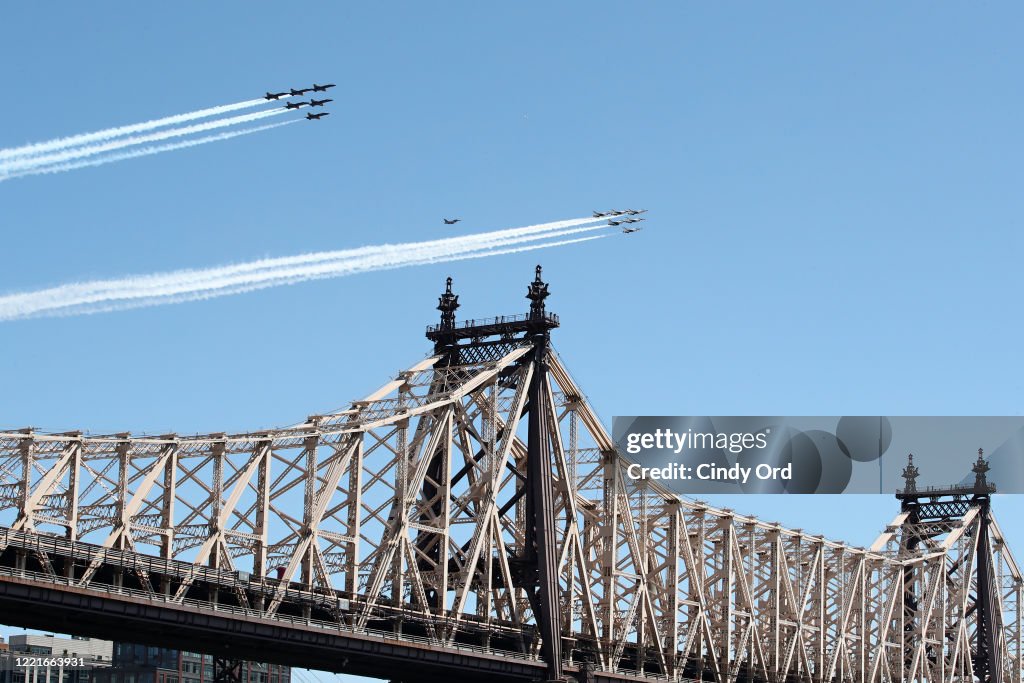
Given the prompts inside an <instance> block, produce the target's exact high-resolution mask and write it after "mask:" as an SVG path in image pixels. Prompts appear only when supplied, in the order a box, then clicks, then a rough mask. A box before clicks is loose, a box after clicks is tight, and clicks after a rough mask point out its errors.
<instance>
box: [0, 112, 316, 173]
mask: <svg viewBox="0 0 1024 683" xmlns="http://www.w3.org/2000/svg"><path fill="white" fill-rule="evenodd" d="M302 120H304V119H292V120H290V121H281V122H280V123H268V124H267V125H265V126H256V127H255V128H245V129H243V130H237V131H229V132H227V133H218V134H217V135H207V136H205V137H201V138H194V139H192V140H184V141H182V142H172V143H169V144H166V145H150V146H148V147H143V148H142V149H136V150H132V151H130V152H121V153H119V154H109V155H107V156H102V157H100V158H99V159H86V160H83V161H68V162H65V163H63V164H51V165H49V166H41V167H39V168H31V169H28V170H25V171H18V172H14V173H11V174H9V175H0V182H3V181H5V180H10V179H11V178H20V177H22V176H26V175H41V174H50V173H64V172H65V171H73V170H75V169H78V168H87V167H89V166H104V165H106V164H112V163H114V162H115V161H125V160H126V159H137V158H139V157H144V156H149V155H151V154H160V153H162V152H171V151H173V150H176V149H186V148H188V147H196V146H198V145H205V144H206V143H208V142H218V141H220V140H230V139H231V138H237V137H239V136H240V135H249V134H251V133H259V132H260V131H264V130H270V129H271V128H280V127H281V126H287V125H289V124H292V123H298V122H299V121H302Z"/></svg>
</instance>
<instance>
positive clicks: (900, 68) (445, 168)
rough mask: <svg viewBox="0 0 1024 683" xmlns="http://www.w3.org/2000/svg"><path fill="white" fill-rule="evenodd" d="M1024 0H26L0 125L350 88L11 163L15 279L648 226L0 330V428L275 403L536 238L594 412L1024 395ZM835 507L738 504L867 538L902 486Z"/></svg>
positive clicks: (162, 422) (943, 409) (772, 409)
mask: <svg viewBox="0 0 1024 683" xmlns="http://www.w3.org/2000/svg"><path fill="white" fill-rule="evenodd" d="M1022 19H1024V9H1022V8H1021V6H1020V5H1017V4H1011V3H987V4H985V5H972V6H970V7H968V6H963V5H961V6H955V5H946V6H943V5H934V4H931V3H924V2H908V3H901V4H900V5H892V4H890V3H868V4H860V5H857V6H853V5H811V4H787V5H779V4H742V5H740V4H734V5H720V4H715V5H713V4H707V3H629V4H622V3H601V2H598V3H592V2H588V3H583V2H565V3H558V4H557V5H552V6H549V5H548V4H546V3H544V4H542V3H514V4H509V3H503V4H494V3H472V2H449V3H443V4H436V3H435V4H429V5H428V4H423V3H412V2H409V3H386V4H385V3H372V4H371V3H362V4H358V5H357V4H354V3H345V4H342V3H331V4H327V3H322V4H303V5H301V6H296V7H294V8H293V7H286V6H284V5H280V6H273V7H272V6H270V5H263V4H252V3H239V2H228V3H217V4H215V5H211V4H208V3H199V2H179V3H174V4H173V5H165V6H154V5H150V4H129V3H115V4H106V5H103V6H102V8H98V7H96V6H91V5H86V4H72V3H67V4H66V5H64V6H62V7H60V8H59V9H58V8H54V7H52V6H47V7H45V8H44V7H43V6H39V5H36V4H32V3H21V4H15V5H11V6H9V7H6V8H5V9H4V10H3V16H2V21H0V74H2V76H3V80H4V83H5V90H6V98H5V99H6V101H5V103H4V106H3V107H0V148H2V147H9V146H13V145H17V144H22V143H26V142H32V141H39V140H45V139H49V138H52V137H56V136H61V135H68V134H73V133H79V132H86V131H90V130H95V129H99V128H105V127H109V126H113V125H120V124H127V123H133V122H137V121H143V120H146V119H150V118H155V117H159V116H164V115H170V114H175V113H180V112H185V111H190V110H193V109H198V108H201V107H206V106H213V105H217V104H224V103H229V102H235V101H239V100H243V99H246V98H248V97H251V96H256V95H260V94H262V93H263V92H264V91H266V90H268V89H280V88H285V87H289V86H296V87H297V86H300V85H304V84H308V83H310V82H312V81H317V82H323V81H325V80H327V81H330V82H334V83H337V84H339V86H338V87H337V88H335V89H334V90H332V91H331V95H332V96H333V98H334V100H335V102H333V103H332V104H331V107H332V112H333V114H332V116H330V117H329V118H328V119H326V120H324V121H322V122H320V123H322V124H323V125H314V124H308V125H307V124H305V123H303V124H301V125H295V126H287V127H285V128H282V129H278V130H274V131H269V132H266V133H261V134H258V135H254V136H247V137H243V138H238V139H234V140H230V141H225V142H221V143H216V144H210V145H205V146H203V147H200V148H195V149H190V150H184V151H180V152H174V153H169V154H163V155H157V156H152V157H147V158H144V159H139V160H134V161H127V162H124V163H119V164H112V165H109V166H105V167H103V168H95V169H84V170H80V171H74V172H71V173H66V174H61V175H55V176H36V177H28V178H23V179H16V180H11V181H8V182H3V183H0V206H2V207H3V211H2V216H0V230H2V235H3V242H2V244H3V248H2V253H3V256H4V259H3V262H4V267H3V268H2V269H0V293H6V292H11V291H16V290H25V289H32V288H36V287H42V286H47V285H55V284H60V283H64V282H68V281H74V280H82V279H90V278H95V277H110V276H117V275H126V274H131V273H147V272H152V271H162V270H168V269H173V268H182V267H203V266H214V265H221V264H225V263H231V262H239V261H245V260H249V259H253V258H259V257H263V256H281V255H289V254H297V253H302V252H307V251H315V250H321V249H337V248H347V247H356V246H361V245H365V244H376V243H381V242H401V241H410V240H418V239H431V238H436V237H443V236H448V235H453V234H468V233H472V232H478V231H481V230H485V229H491V228H501V227H510V226H518V225H527V224H531V223H538V222H543V221H549V220H557V219H562V218H572V217H576V216H580V215H584V214H586V213H588V212H589V211H591V210H592V209H604V208H611V207H617V208H621V207H628V206H635V207H647V208H649V209H650V213H649V214H648V216H649V217H650V220H649V221H648V223H647V224H646V225H647V226H648V227H647V229H646V230H645V231H644V232H642V233H638V234H637V235H634V236H631V237H630V238H624V237H622V238H615V239H607V240H599V241H596V242H590V243H586V244H583V245H577V246H574V247H569V248H563V249H557V250H551V251H548V252H544V253H542V254H540V255H538V254H537V253H533V254H526V255H514V256H503V257H498V258H494V259H488V260H486V261H471V262H462V263H457V264H450V265H436V266H426V267H418V268H410V269H406V270H399V271H389V272H378V273H372V274H367V275H360V276H354V277H348V278H343V279H338V280H328V281H320V282H312V283H306V284H301V285H295V286H290V287H284V288H280V289H274V290H267V291H262V292H257V293H253V294H247V295H241V296H236V297H227V298H222V299H217V300H213V301H207V302H200V303H190V304H183V305H179V306H165V307H158V308H151V309H144V310H136V311H128V312H122V313H114V314H106V315H95V316H89V317H77V318H61V319H38V320H28V321H20V322H11V323H3V324H0V339H3V347H2V348H3V353H2V354H0V373H2V376H3V377H4V388H5V391H4V392H3V393H2V394H0V425H2V426H4V427H19V426H25V425H34V426H37V427H40V428H43V429H48V430H65V429H75V428H81V429H86V430H91V431H94V432H111V431H120V430H124V429H129V430H132V431H139V432H141V431H149V432H166V431H170V430H174V431H179V432H181V433H189V432H197V431H198V432H202V431H239V430H255V429H259V428H261V427H266V426H273V425H282V424H288V423H291V422H294V421H295V420H296V419H300V418H302V417H304V416H305V415H307V414H309V413H313V412H319V411H324V410H328V409H331V408H334V407H337V406H340V405H342V404H345V403H346V402H348V401H349V400H351V399H354V398H358V397H361V396H362V395H365V394H367V393H369V392H370V391H372V390H373V389H375V388H376V387H377V386H378V385H380V384H381V383H382V382H383V381H385V380H387V379H389V378H390V377H391V376H393V374H394V373H395V372H396V371H397V370H399V369H401V368H403V367H405V366H407V365H409V364H411V363H412V362H414V361H415V360H417V359H419V358H420V357H421V356H422V355H423V354H424V353H425V352H426V351H427V350H428V346H427V344H426V341H425V340H424V339H423V337H422V333H423V327H424V326H425V325H427V324H429V323H432V322H434V318H435V314H436V311H435V310H434V306H435V305H436V298H435V297H436V296H437V294H439V293H440V290H441V289H442V286H443V281H444V278H445V277H446V276H447V275H449V274H451V275H452V276H454V277H455V285H456V290H457V291H458V292H459V293H461V294H462V303H463V308H462V309H461V310H460V314H464V315H465V316H467V317H472V316H478V317H480V316H487V315H494V314H501V313H512V312H519V311H523V310H525V308H526V301H525V299H523V298H522V297H523V293H524V291H525V284H526V282H527V281H528V280H529V279H530V277H531V276H532V269H533V266H534V264H535V263H537V262H538V261H539V262H541V263H543V264H544V267H545V275H546V276H547V278H548V279H549V281H550V282H551V291H552V292H553V294H552V297H551V299H550V300H549V303H550V309H551V310H553V311H556V312H558V313H559V314H560V315H561V318H562V321H563V327H562V329H560V330H558V331H557V333H556V335H555V344H556V346H557V348H558V350H559V352H560V353H561V354H562V356H563V358H564V359H565V361H566V363H567V365H568V366H569V367H570V368H571V369H572V372H573V374H574V375H575V376H576V377H577V379H578V380H579V381H580V382H581V383H582V385H583V386H584V389H585V390H586V392H587V394H588V396H589V398H590V399H591V401H592V402H593V403H594V405H595V406H596V407H597V409H598V411H599V412H600V413H601V415H602V416H603V417H604V418H605V420H606V421H608V422H609V424H610V420H611V417H612V416H613V415H616V414H628V415H638V414H681V415H691V414H692V415H729V414H761V415H770V414H809V415H833V414H835V415H840V414H883V415H884V414H893V415H896V414H957V415H959V414H1019V413H1020V411H1021V401H1020V396H1021V394H1022V390H1024V365H1022V364H1021V363H1020V361H1019V359H1020V351H1019V347H1020V338H1021V336H1022V323H1021V318H1020V316H1019V315H1018V314H1017V308H1018V306H1019V292H1020V286H1021V285H1020V281H1019V275H1018V273H1019V270H1020V262H1021V251H1022V246H1024V243H1022V240H1024V238H1022V237H1021V234H1022V231H1021V227H1022V226H1021V222H1022V221H1021V208H1022V204H1024V199H1022V197H1024V195H1022V193H1021V192H1020V188H1021V182H1022V180H1024V178H1022V175H1024V172H1022V166H1021V162H1020V159H1021V151H1022V145H1021V136H1020V120H1021V114H1022V108H1024V107H1022V99H1024V96H1022V91H1021V85H1020V78H1019V75H1020V74H1019V67H1020V64H1021V63H1022V58H1024V46H1022V44H1021V41H1020V40H1019V27H1020V25H1021V20H1022ZM451 215H457V216H461V217H462V218H463V219H464V222H463V223H460V224H458V225H457V226H455V227H454V228H451V227H445V226H443V225H441V217H442V216H451ZM951 455H956V456H957V457H965V458H969V457H970V454H951ZM855 500H856V501H858V502H857V503H856V504H857V505H858V506H860V507H861V508H863V513H862V514H858V515H856V516H853V515H849V514H848V512H847V511H846V510H844V509H843V507H845V506H843V505H841V504H840V503H839V502H838V501H834V500H815V501H811V500H806V499H800V500H799V501H785V502H783V501H778V500H774V499H772V500H768V501H758V500H755V499H750V500H749V503H748V508H749V509H747V510H743V508H742V507H740V506H739V505H737V507H738V508H739V509H741V510H743V511H750V512H758V511H761V510H763V511H764V514H765V515H766V516H769V517H771V518H773V519H774V518H782V519H781V521H788V520H787V519H786V518H785V517H786V515H791V516H792V518H793V521H792V522H791V523H792V524H794V525H804V526H808V527H810V526H812V525H811V524H810V523H809V522H807V523H805V524H801V522H800V520H801V519H803V520H804V521H805V522H806V519H808V518H812V517H813V519H814V524H815V525H817V528H816V529H815V530H816V531H821V532H824V533H827V534H829V535H833V536H837V537H841V538H848V539H849V540H851V541H854V542H857V543H866V542H868V541H869V540H870V539H871V538H872V537H873V535H874V534H875V533H876V532H877V531H878V530H879V529H880V528H881V527H882V526H883V525H884V524H885V523H886V522H887V521H888V519H889V518H890V517H891V516H892V514H893V512H894V511H895V501H893V500H891V499H890V498H882V499H876V498H872V497H858V498H856V499H855ZM1000 511H1002V512H1000ZM1021 511H1022V506H1020V504H1019V503H1016V502H1014V501H1013V500H1011V499H1002V500H1000V501H999V503H998V508H997V514H1000V515H1001V516H1002V517H1003V518H1007V517H1008V516H1011V515H1015V514H1020V512H1021ZM776 512H777V513H778V514H774V513H776ZM1016 537H1017V538H1018V541H1017V544H1016V545H1017V547H1018V548H1021V547H1024V536H1016ZM1021 552H1024V551H1021Z"/></svg>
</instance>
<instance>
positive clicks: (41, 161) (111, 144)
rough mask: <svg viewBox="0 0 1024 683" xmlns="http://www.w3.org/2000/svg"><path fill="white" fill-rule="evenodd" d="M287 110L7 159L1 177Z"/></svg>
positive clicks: (230, 124) (256, 119)
mask: <svg viewBox="0 0 1024 683" xmlns="http://www.w3.org/2000/svg"><path fill="white" fill-rule="evenodd" d="M286 111H288V110H286V109H270V110H268V111H261V112H256V113H253V114H244V115H242V116H231V117H228V118H224V119H217V120H215V121H209V122H207V123H198V124H195V125H191V126H184V127H182V128H172V129H170V130H165V131H161V132H159V133H150V134H148V135H136V136H130V137H123V138H117V139H114V140H110V141H108V142H104V143H102V144H97V145H86V146H84V147H73V148H70V149H66V150H64V151H60V152H55V153H54V154H45V155H42V156H34V157H28V158H25V159H14V160H11V161H7V162H0V177H5V176H10V175H13V173H15V172H18V171H25V170H28V169H31V168H39V167H41V166H48V165H51V164H56V163H61V162H64V161H70V160H72V159H81V158H82V157H90V156H94V155H96V154H101V153H103V152H109V151H112V150H116V149H121V148H124V147H132V146H134V145H141V144H144V143H147V142H157V141H160V140H167V139H169V138H176V137H183V136H186V135H192V134H194V133H204V132H206V131H209V130H216V129H218V128H226V127H228V126H234V125H237V124H240V123H249V122H251V121H258V120H260V119H265V118H267V117H270V116H277V115H279V114H284V113H285V112H286Z"/></svg>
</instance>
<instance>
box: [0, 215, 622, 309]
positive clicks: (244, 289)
mask: <svg viewBox="0 0 1024 683" xmlns="http://www.w3.org/2000/svg"><path fill="white" fill-rule="evenodd" d="M611 236H612V233H608V234H604V235H591V236H589V237H577V238H574V239H568V240H557V241H555V242H542V243H540V244H527V245H521V246H515V247H507V248H504V249H489V250H485V251H474V252H471V253H468V254H455V255H448V256H433V257H424V258H419V259H409V260H407V261H401V262H394V263H388V264H379V265H376V266H373V267H358V268H346V267H345V266H347V265H349V264H346V263H342V264H338V265H337V266H336V267H335V268H333V269H330V270H325V271H324V272H320V273H317V274H309V275H303V276H295V277H292V278H287V279H281V280H273V281H267V282H254V283H249V284H239V285H236V286H232V287H228V288H224V289H217V290H204V291H196V292H184V293H181V294H176V295H171V296H153V297H148V298H144V299H134V300H124V301H111V302H101V303H96V304H86V305H81V306H75V307H73V308H61V309H58V310H54V311H50V312H47V313H41V314H35V315H32V316H20V317H40V316H44V315H45V316H49V317H58V318H64V317H70V316H76V315H93V314H96V313H113V312H117V311H126V310H131V309H134V308H148V307H151V306H165V305H170V304H181V303H188V302H191V301H206V300H207V299H214V298H218V297H222V296H231V295H234V294H245V293H248V292H255V291H258V290H261V289H267V288H269V287H281V286H284V285H292V284H296V283H299V282H308V281H310V280H323V279H327V278H335V277H345V276H347V275H355V274H357V273H361V272H369V271H378V270H397V269H398V268H406V267H409V266H419V265H429V264H433V263H448V262H452V261H466V260H469V259H478V258H486V257H488V256H500V255H502V254H519V253H522V252H527V251H534V250H536V249H547V248H549V247H559V246H565V245H569V244H578V243H580V242H590V241H591V240H599V239H603V238H605V237H611ZM0 304H2V301H0ZM13 319H15V318H5V317H4V315H3V313H0V322H2V321H5V320H13Z"/></svg>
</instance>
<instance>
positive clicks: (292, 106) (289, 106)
mask: <svg viewBox="0 0 1024 683" xmlns="http://www.w3.org/2000/svg"><path fill="white" fill-rule="evenodd" d="M303 106H309V102H285V103H284V108H285V109H298V108H299V107H303Z"/></svg>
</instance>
